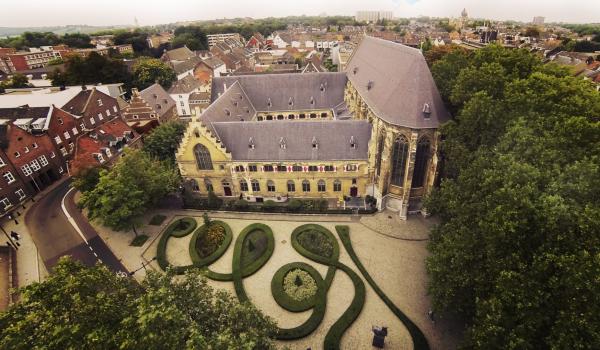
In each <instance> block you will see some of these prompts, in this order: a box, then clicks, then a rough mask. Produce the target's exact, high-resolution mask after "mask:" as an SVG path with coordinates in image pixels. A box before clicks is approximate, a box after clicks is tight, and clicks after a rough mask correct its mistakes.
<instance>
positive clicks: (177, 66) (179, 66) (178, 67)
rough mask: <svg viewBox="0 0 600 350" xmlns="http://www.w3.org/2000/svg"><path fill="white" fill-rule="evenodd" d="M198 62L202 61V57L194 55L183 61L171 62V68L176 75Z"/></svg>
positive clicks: (190, 68)
mask: <svg viewBox="0 0 600 350" xmlns="http://www.w3.org/2000/svg"><path fill="white" fill-rule="evenodd" d="M200 62H202V59H201V58H200V57H196V56H194V57H191V58H189V59H187V60H185V61H183V62H173V70H174V71H175V73H176V74H177V75H179V74H182V73H185V72H187V71H189V70H192V69H194V68H196V66H197V65H198V64H200Z"/></svg>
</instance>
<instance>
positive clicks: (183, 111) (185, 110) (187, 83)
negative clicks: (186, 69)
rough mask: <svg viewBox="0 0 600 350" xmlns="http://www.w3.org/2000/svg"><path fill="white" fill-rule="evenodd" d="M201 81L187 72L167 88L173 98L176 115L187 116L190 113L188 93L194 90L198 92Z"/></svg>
mask: <svg viewBox="0 0 600 350" xmlns="http://www.w3.org/2000/svg"><path fill="white" fill-rule="evenodd" d="M201 87H202V83H201V82H200V81H199V80H198V79H196V78H194V76H193V75H192V74H188V75H187V76H185V77H183V78H182V79H180V80H178V81H176V82H175V83H174V84H173V86H171V88H169V91H168V92H169V95H170V96H171V98H173V99H174V100H175V103H176V108H177V115H179V116H180V117H187V116H190V115H191V110H190V103H189V101H190V95H191V94H193V93H195V92H200V89H201Z"/></svg>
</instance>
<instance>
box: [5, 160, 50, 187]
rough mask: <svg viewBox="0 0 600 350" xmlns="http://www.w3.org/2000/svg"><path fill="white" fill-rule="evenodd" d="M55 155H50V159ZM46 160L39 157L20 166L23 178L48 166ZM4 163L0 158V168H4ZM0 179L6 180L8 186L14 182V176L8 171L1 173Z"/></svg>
mask: <svg viewBox="0 0 600 350" xmlns="http://www.w3.org/2000/svg"><path fill="white" fill-rule="evenodd" d="M55 156H56V155H55V154H54V152H52V153H50V158H54V157H55ZM48 164H49V163H48V159H47V158H46V156H45V155H41V156H39V157H38V158H37V159H34V160H32V161H31V162H29V163H28V164H24V165H22V166H21V170H22V171H23V174H24V175H25V176H29V175H31V174H32V173H33V172H34V171H38V170H40V169H41V168H42V167H45V166H46V165H48ZM5 165H6V163H5V162H4V160H3V159H2V158H0V168H1V167H3V166H5ZM2 177H3V178H4V179H5V180H6V182H7V183H8V184H11V183H13V182H15V181H16V179H15V177H14V175H13V174H12V172H10V171H5V172H4V173H2Z"/></svg>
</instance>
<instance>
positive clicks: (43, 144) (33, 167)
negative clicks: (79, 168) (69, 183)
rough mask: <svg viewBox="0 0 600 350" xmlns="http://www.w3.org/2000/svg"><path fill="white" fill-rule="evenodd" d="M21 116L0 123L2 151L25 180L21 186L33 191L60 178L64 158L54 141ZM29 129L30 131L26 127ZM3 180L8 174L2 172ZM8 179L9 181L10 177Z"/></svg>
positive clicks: (30, 191) (41, 188)
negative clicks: (17, 118)
mask: <svg viewBox="0 0 600 350" xmlns="http://www.w3.org/2000/svg"><path fill="white" fill-rule="evenodd" d="M22 121H23V119H19V120H15V121H12V120H11V121H8V122H7V123H6V124H4V125H1V127H2V128H4V129H5V137H6V138H5V140H4V141H3V145H4V146H5V148H4V149H3V150H4V153H5V154H6V157H7V160H8V162H9V163H11V164H12V166H13V167H14V169H15V171H16V174H14V177H15V178H16V177H19V178H21V180H22V181H23V183H24V190H25V191H26V192H27V193H28V194H30V195H35V194H36V193H38V192H40V191H42V190H43V189H44V188H46V187H48V186H49V185H50V184H52V183H53V182H55V181H56V180H58V179H60V178H61V177H62V176H63V174H65V172H66V168H67V165H66V163H65V161H64V159H63V158H62V157H60V156H58V155H57V152H56V149H55V147H54V144H53V143H52V141H51V140H50V138H49V137H48V136H47V134H45V133H43V132H39V131H36V130H35V129H33V128H31V127H30V126H29V125H27V124H25V123H23V122H22ZM27 129H29V131H28V130H27ZM3 177H4V180H6V181H9V179H10V178H11V176H10V175H6V174H5V173H3ZM9 182H10V181H9Z"/></svg>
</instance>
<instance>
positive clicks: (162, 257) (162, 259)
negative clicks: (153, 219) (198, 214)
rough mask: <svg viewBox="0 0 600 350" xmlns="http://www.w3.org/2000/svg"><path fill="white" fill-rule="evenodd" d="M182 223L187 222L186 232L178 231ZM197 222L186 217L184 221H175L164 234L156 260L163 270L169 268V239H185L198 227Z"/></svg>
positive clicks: (157, 249) (157, 250)
mask: <svg viewBox="0 0 600 350" xmlns="http://www.w3.org/2000/svg"><path fill="white" fill-rule="evenodd" d="M182 222H186V224H185V229H184V230H178V228H179V227H180V225H182V224H181V223H182ZM197 225H198V224H197V223H196V220H194V219H193V218H190V217H185V218H182V219H178V220H175V221H173V222H172V223H171V224H170V225H169V226H168V227H167V228H166V229H165V231H164V232H163V234H162V236H161V237H160V240H159V241H158V246H157V247H156V260H157V262H158V265H159V266H160V268H161V269H163V270H166V269H167V267H168V266H169V262H168V261H167V243H168V241H169V238H171V237H177V238H181V237H185V236H187V235H189V234H190V233H191V232H192V231H193V230H194V229H195V228H196V226H197Z"/></svg>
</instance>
